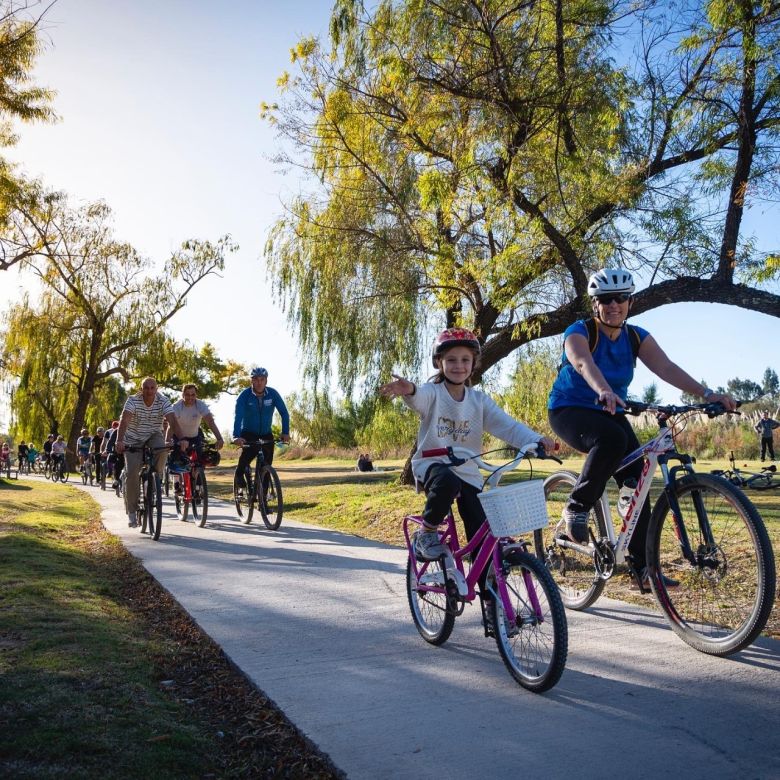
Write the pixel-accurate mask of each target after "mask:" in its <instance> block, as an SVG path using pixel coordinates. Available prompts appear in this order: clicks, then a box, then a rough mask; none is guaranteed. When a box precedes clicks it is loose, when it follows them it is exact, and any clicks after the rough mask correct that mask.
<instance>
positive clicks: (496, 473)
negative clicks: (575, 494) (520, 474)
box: [421, 442, 563, 486]
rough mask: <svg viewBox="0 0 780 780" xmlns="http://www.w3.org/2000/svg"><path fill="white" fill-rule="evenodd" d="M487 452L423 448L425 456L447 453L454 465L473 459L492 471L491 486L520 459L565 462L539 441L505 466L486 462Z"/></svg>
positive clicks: (481, 466)
mask: <svg viewBox="0 0 780 780" xmlns="http://www.w3.org/2000/svg"><path fill="white" fill-rule="evenodd" d="M486 454H487V453H478V454H475V453H473V452H472V451H471V450H468V449H466V448H465V447H437V448H435V449H432V450H423V451H422V453H421V455H422V456H423V457H424V458H435V457H438V456H440V455H446V456H447V457H448V458H449V460H450V463H452V465H453V466H462V465H463V464H464V463H465V462H466V461H467V460H473V461H474V462H475V463H476V464H477V466H479V468H481V469H482V470H483V471H489V472H490V476H489V477H488V479H487V480H486V483H487V484H489V485H491V486H495V485H496V484H498V481H499V479H501V476H502V474H503V473H504V472H505V471H510V470H511V469H513V468H515V467H516V466H517V465H518V464H519V463H520V461H522V460H524V459H526V458H532V457H536V458H539V459H540V460H544V459H549V460H554V461H555V462H556V463H562V462H563V461H561V459H560V458H556V457H555V455H549V454H548V453H547V451H546V450H545V448H544V447H543V446H542V445H541V443H539V442H533V443H532V444H527V445H526V446H525V447H520V448H519V449H518V451H517V455H515V457H514V458H512V460H510V461H508V462H507V463H504V465H503V466H493V465H491V464H490V463H486V462H485V461H484V460H483V459H482V455H486Z"/></svg>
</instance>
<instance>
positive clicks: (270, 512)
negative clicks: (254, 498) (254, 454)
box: [259, 466, 284, 531]
mask: <svg viewBox="0 0 780 780" xmlns="http://www.w3.org/2000/svg"><path fill="white" fill-rule="evenodd" d="M259 482H260V484H261V486H262V492H261V493H260V495H259V506H260V514H261V515H262V517H263V522H264V523H265V527H266V528H267V529H268V530H269V531H276V530H277V529H278V528H279V526H280V525H281V524H282V512H284V504H283V503H282V483H281V482H280V481H279V475H278V474H277V473H276V469H275V468H274V467H273V466H263V470H262V471H261V472H260V479H259Z"/></svg>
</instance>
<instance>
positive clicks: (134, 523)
mask: <svg viewBox="0 0 780 780" xmlns="http://www.w3.org/2000/svg"><path fill="white" fill-rule="evenodd" d="M127 525H128V527H129V528H138V520H137V518H136V514H135V512H129V513H128V515H127Z"/></svg>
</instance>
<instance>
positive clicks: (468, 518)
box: [422, 463, 487, 593]
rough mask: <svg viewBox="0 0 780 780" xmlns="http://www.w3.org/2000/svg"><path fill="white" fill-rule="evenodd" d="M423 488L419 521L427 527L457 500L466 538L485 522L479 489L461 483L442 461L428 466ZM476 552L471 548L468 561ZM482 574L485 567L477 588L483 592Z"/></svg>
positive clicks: (434, 522) (474, 558)
mask: <svg viewBox="0 0 780 780" xmlns="http://www.w3.org/2000/svg"><path fill="white" fill-rule="evenodd" d="M423 487H424V488H425V495H426V499H425V509H423V514H422V516H423V522H424V523H425V524H426V525H427V526H428V527H432V526H436V525H438V524H439V523H441V522H442V521H443V520H444V518H445V517H446V516H447V513H448V512H449V511H450V507H452V502H453V501H457V504H458V513H459V514H460V516H461V519H462V520H463V527H464V528H465V529H466V539H467V540H468V541H471V538H472V537H473V536H474V534H476V533H477V531H479V529H480V528H481V526H482V523H484V522H485V510H484V509H483V508H482V502H481V501H480V500H479V492H480V491H479V488H476V487H474V485H471V484H469V483H468V482H464V481H463V480H462V479H461V478H460V477H459V476H458V475H457V474H456V473H455V472H454V471H453V470H452V469H451V468H450V467H449V466H448V465H447V464H446V463H434V464H433V465H432V466H429V467H428V470H427V471H426V472H425V480H424V482H423ZM478 552H479V548H477V549H476V550H474V552H473V553H472V555H473V557H472V560H476V557H477V553H478ZM486 576H487V566H486V567H485V569H484V571H483V572H482V574H481V575H480V578H479V586H480V590H481V591H482V592H483V593H484V592H485V577H486Z"/></svg>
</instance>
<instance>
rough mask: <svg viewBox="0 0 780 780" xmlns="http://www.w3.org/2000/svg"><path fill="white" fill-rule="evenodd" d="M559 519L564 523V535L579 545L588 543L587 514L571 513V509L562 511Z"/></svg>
mask: <svg viewBox="0 0 780 780" xmlns="http://www.w3.org/2000/svg"><path fill="white" fill-rule="evenodd" d="M561 519H562V520H565V521H566V533H567V534H568V535H569V538H571V539H573V540H574V541H575V542H579V543H580V544H587V543H588V513H587V512H573V511H572V510H571V509H568V508H566V509H564V510H563V512H561Z"/></svg>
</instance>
